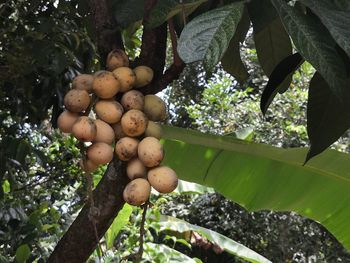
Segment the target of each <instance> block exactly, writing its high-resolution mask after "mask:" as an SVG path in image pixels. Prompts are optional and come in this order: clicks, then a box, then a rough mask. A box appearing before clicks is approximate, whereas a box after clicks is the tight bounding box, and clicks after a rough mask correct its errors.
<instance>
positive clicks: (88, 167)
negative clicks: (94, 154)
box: [80, 159, 98, 173]
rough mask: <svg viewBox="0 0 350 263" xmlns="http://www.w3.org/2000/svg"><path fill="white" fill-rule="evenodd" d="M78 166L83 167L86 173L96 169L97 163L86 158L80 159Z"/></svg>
mask: <svg viewBox="0 0 350 263" xmlns="http://www.w3.org/2000/svg"><path fill="white" fill-rule="evenodd" d="M80 166H81V168H82V169H83V171H84V172H86V173H93V172H94V171H96V169H97V167H98V165H97V164H95V163H94V162H92V161H91V160H89V159H86V160H84V161H83V160H81V161H80Z"/></svg>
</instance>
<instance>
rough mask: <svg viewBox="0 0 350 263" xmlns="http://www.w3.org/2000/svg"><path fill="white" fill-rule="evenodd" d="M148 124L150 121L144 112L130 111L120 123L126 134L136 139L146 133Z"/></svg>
mask: <svg viewBox="0 0 350 263" xmlns="http://www.w3.org/2000/svg"><path fill="white" fill-rule="evenodd" d="M147 122H148V119H147V117H146V115H145V114H144V113H143V112H142V111H139V110H129V111H127V112H126V113H125V114H124V115H123V117H122V119H121V122H120V123H121V125H122V129H123V132H124V133H125V134H127V135H128V136H131V137H135V136H139V135H141V134H142V133H144V132H145V130H146V127H147Z"/></svg>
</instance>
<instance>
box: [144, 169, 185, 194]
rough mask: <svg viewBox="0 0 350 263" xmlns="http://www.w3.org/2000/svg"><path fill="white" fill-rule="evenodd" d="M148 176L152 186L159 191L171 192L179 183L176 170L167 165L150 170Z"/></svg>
mask: <svg viewBox="0 0 350 263" xmlns="http://www.w3.org/2000/svg"><path fill="white" fill-rule="evenodd" d="M147 178H148V181H149V183H150V184H151V186H152V187H153V188H154V189H156V190H157V191H158V192H159V193H171V192H172V191H174V190H175V188H176V187H177V184H178V179H177V176H176V173H175V171H174V170H173V169H171V168H169V167H167V166H159V167H156V168H153V169H151V170H149V171H148V174H147Z"/></svg>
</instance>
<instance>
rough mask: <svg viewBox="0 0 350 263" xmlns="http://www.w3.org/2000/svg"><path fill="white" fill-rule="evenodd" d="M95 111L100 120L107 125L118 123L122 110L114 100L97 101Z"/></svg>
mask: <svg viewBox="0 0 350 263" xmlns="http://www.w3.org/2000/svg"><path fill="white" fill-rule="evenodd" d="M95 111H96V114H97V116H98V117H99V118H100V119H101V120H103V121H105V122H107V123H116V122H118V121H120V118H121V117H122V115H123V112H124V109H123V106H122V105H120V103H119V102H117V101H115V100H99V101H98V102H97V103H96V104H95Z"/></svg>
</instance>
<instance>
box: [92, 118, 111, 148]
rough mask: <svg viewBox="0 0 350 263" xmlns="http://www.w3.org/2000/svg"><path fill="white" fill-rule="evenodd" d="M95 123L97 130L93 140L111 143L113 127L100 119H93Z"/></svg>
mask: <svg viewBox="0 0 350 263" xmlns="http://www.w3.org/2000/svg"><path fill="white" fill-rule="evenodd" d="M95 125H96V129H97V132H96V136H95V139H94V142H104V143H107V144H112V143H113V141H114V137H115V136H114V131H113V128H112V127H111V126H110V125H109V124H108V123H106V122H104V121H102V120H95Z"/></svg>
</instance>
